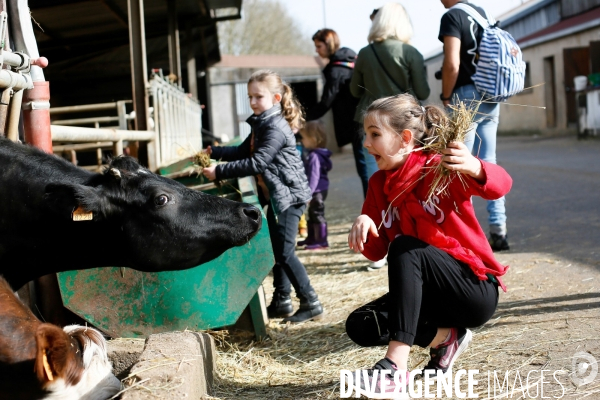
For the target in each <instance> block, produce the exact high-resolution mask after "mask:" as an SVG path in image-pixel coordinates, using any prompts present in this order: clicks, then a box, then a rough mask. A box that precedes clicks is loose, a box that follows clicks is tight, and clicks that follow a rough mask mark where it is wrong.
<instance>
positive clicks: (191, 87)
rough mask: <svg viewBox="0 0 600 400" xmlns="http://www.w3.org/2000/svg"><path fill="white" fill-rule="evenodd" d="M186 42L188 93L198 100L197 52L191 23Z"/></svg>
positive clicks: (186, 34)
mask: <svg viewBox="0 0 600 400" xmlns="http://www.w3.org/2000/svg"><path fill="white" fill-rule="evenodd" d="M185 41H186V47H187V76H188V91H189V92H190V93H191V94H192V97H193V98H194V99H198V70H197V69H196V51H195V46H194V37H193V31H192V24H191V23H190V22H188V23H187V24H186V26H185Z"/></svg>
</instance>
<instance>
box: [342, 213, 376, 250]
mask: <svg viewBox="0 0 600 400" xmlns="http://www.w3.org/2000/svg"><path fill="white" fill-rule="evenodd" d="M369 233H370V234H371V235H373V236H375V237H379V232H377V226H375V222H373V220H372V219H371V217H369V216H368V215H365V214H363V215H359V216H358V218H356V221H354V224H353V225H352V229H350V234H349V235H348V246H349V247H350V249H351V250H354V252H355V253H358V252H363V251H364V250H365V246H364V244H365V243H366V242H367V239H368V235H369Z"/></svg>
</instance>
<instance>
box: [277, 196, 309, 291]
mask: <svg viewBox="0 0 600 400" xmlns="http://www.w3.org/2000/svg"><path fill="white" fill-rule="evenodd" d="M305 208H306V204H296V205H292V206H290V207H289V208H288V209H286V210H285V211H283V212H282V213H280V214H279V215H277V217H275V214H274V213H273V207H271V205H269V208H268V210H267V223H268V225H269V235H270V236H271V244H272V245H273V255H274V256H275V265H274V266H273V286H274V287H275V291H276V292H279V293H290V291H291V287H290V283H291V285H292V286H294V290H296V295H297V296H299V297H300V298H306V295H307V294H308V293H309V292H310V291H312V290H313V288H312V286H311V285H310V279H309V278H308V274H307V273H306V268H305V267H304V265H303V264H302V263H301V262H300V260H299V259H298V257H297V256H296V234H297V233H298V222H299V221H300V216H301V215H302V213H303V212H304V209H305Z"/></svg>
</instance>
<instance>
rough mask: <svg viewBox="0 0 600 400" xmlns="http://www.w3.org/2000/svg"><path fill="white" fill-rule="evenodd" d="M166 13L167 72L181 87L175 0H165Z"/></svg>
mask: <svg viewBox="0 0 600 400" xmlns="http://www.w3.org/2000/svg"><path fill="white" fill-rule="evenodd" d="M167 14H168V18H169V72H170V73H171V74H173V75H176V76H177V80H176V81H175V83H177V85H178V86H179V87H181V53H180V49H179V23H178V21H177V1H176V0H170V1H167Z"/></svg>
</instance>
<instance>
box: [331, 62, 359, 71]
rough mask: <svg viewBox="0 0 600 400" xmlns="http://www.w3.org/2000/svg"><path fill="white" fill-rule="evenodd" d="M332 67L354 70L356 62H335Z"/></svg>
mask: <svg viewBox="0 0 600 400" xmlns="http://www.w3.org/2000/svg"><path fill="white" fill-rule="evenodd" d="M331 65H340V66H342V67H346V68H350V69H354V62H352V61H334V62H332V63H331Z"/></svg>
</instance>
